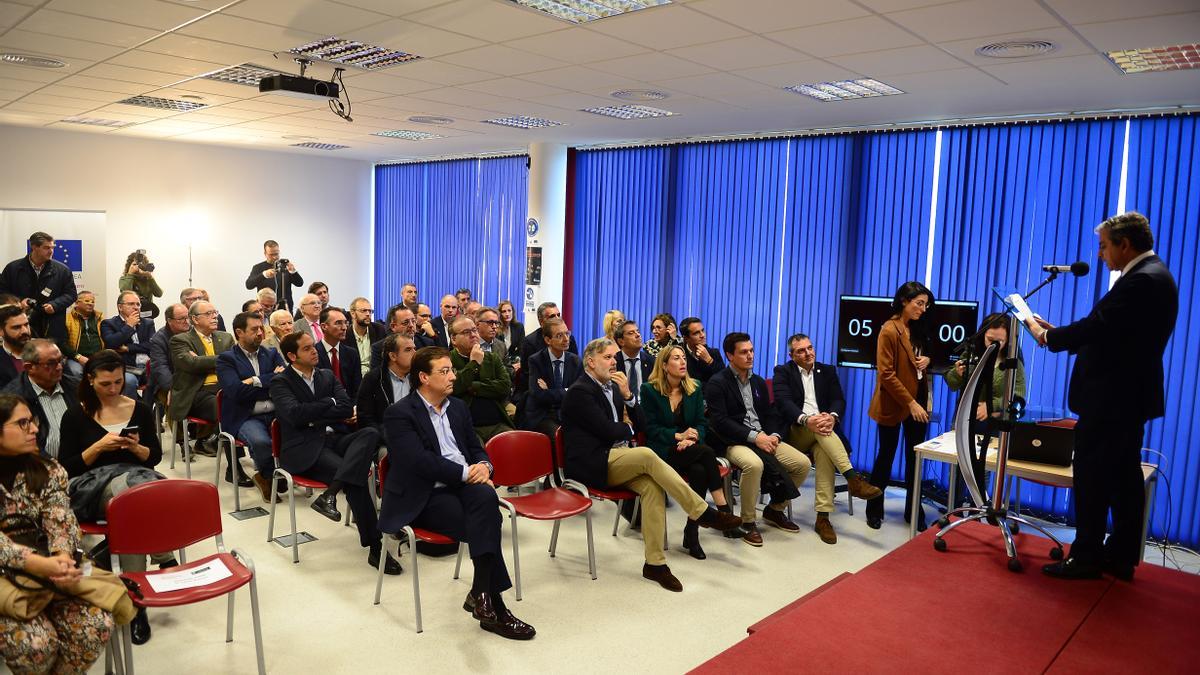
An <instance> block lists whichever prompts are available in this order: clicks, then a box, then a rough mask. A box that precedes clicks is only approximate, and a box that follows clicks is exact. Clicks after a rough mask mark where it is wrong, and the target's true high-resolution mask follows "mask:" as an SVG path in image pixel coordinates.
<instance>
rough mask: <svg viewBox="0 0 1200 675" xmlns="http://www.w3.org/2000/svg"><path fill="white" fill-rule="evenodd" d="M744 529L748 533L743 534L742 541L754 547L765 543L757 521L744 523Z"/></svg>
mask: <svg viewBox="0 0 1200 675" xmlns="http://www.w3.org/2000/svg"><path fill="white" fill-rule="evenodd" d="M742 529H743V530H745V532H746V534H743V535H742V541H744V542H746V543H747V544H750V545H751V546H754V547H758V546H762V545H763V538H762V535H761V534H759V532H758V525H756V524H755V523H742Z"/></svg>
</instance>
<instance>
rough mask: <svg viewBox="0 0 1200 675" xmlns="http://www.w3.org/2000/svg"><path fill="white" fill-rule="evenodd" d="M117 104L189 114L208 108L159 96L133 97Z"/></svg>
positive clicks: (192, 102)
mask: <svg viewBox="0 0 1200 675" xmlns="http://www.w3.org/2000/svg"><path fill="white" fill-rule="evenodd" d="M117 103H122V104H124V105H136V106H140V107H142V108H154V109H156V110H174V111H176V112H187V111H189V110H197V109H199V108H205V107H207V106H205V105H204V104H203V103H196V102H194V101H176V100H175V99H170V98H159V97H157V96H132V97H130V98H127V99H125V100H124V101H117Z"/></svg>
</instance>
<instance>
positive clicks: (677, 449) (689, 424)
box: [641, 345, 732, 560]
mask: <svg viewBox="0 0 1200 675" xmlns="http://www.w3.org/2000/svg"><path fill="white" fill-rule="evenodd" d="M641 404H642V410H643V412H644V413H645V415H646V444H647V445H649V446H650V449H652V450H654V452H655V453H657V454H658V456H659V457H662V458H663V459H664V460H665V461H666V462H667V464H670V465H671V468H673V469H675V470H676V471H678V472H679V473H680V475H682V476H683V477H684V479H686V480H687V482H688V485H690V486H691V488H692V489H693V490H695V491H696V494H698V495H700V497H701V498H703V497H704V493H705V492H706V491H707V492H711V493H712V497H713V502H714V503H715V504H716V505H717V508H718V509H720V510H721V511H724V512H726V513H732V511H731V510H730V508H729V504H728V503H727V502H726V501H725V490H724V483H723V482H722V480H721V468H720V465H719V464H718V463H717V456H716V454H715V453H714V452H713V450H712V448H710V447H708V446H707V445H705V444H704V436H705V433H706V432H707V430H708V422H707V420H706V419H705V417H704V394H703V393H702V392H701V390H700V383H699V382H697V381H696V380H693V379H691V378H690V377H688V374H687V355H686V354H685V353H684V351H683V347H680V346H679V345H670V346H667V347H665V348H663V349H662V350H661V351H659V353H658V356H657V357H655V359H654V369H653V370H651V371H650V378H649V380H648V381H647V382H646V383H645V384H643V385H642V391H641ZM683 547H684V548H686V549H687V551H688V553H689V554H691V556H692V557H693V558H696V559H697V560H704V558H705V555H704V549H703V548H701V547H700V532H699V529H698V525H697V524H696V522H695V521H693V520H690V519H689V520H688V521H687V523H686V524H685V525H684V528H683Z"/></svg>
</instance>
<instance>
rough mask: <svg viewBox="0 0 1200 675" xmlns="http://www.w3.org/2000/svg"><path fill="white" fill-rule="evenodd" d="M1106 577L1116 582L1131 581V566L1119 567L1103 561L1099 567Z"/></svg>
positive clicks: (1132, 568)
mask: <svg viewBox="0 0 1200 675" xmlns="http://www.w3.org/2000/svg"><path fill="white" fill-rule="evenodd" d="M1100 568H1101V569H1102V570H1103V571H1104V573H1105V574H1107V575H1108V576H1110V577H1112V578H1114V579H1117V580H1118V581H1133V570H1134V567H1133V565H1120V564H1117V563H1114V562H1112V561H1109V560H1105V561H1104V564H1103V565H1101V566H1100Z"/></svg>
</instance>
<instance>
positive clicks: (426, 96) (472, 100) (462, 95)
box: [412, 87, 513, 110]
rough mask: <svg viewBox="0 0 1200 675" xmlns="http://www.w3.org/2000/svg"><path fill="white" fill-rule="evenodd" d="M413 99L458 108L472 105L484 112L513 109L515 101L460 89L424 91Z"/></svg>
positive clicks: (505, 97)
mask: <svg viewBox="0 0 1200 675" xmlns="http://www.w3.org/2000/svg"><path fill="white" fill-rule="evenodd" d="M412 98H413V100H414V101H432V102H434V103H438V104H441V103H448V104H450V105H457V106H466V105H470V106H474V107H477V108H481V109H484V110H493V109H497V110H498V109H503V108H507V107H511V105H512V104H513V99H511V98H508V97H507V96H494V95H492V94H484V93H480V92H477V91H469V90H466V89H460V88H458V87H445V88H442V89H434V90H432V91H424V92H421V93H420V94H416V95H414V96H413V97H412Z"/></svg>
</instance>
